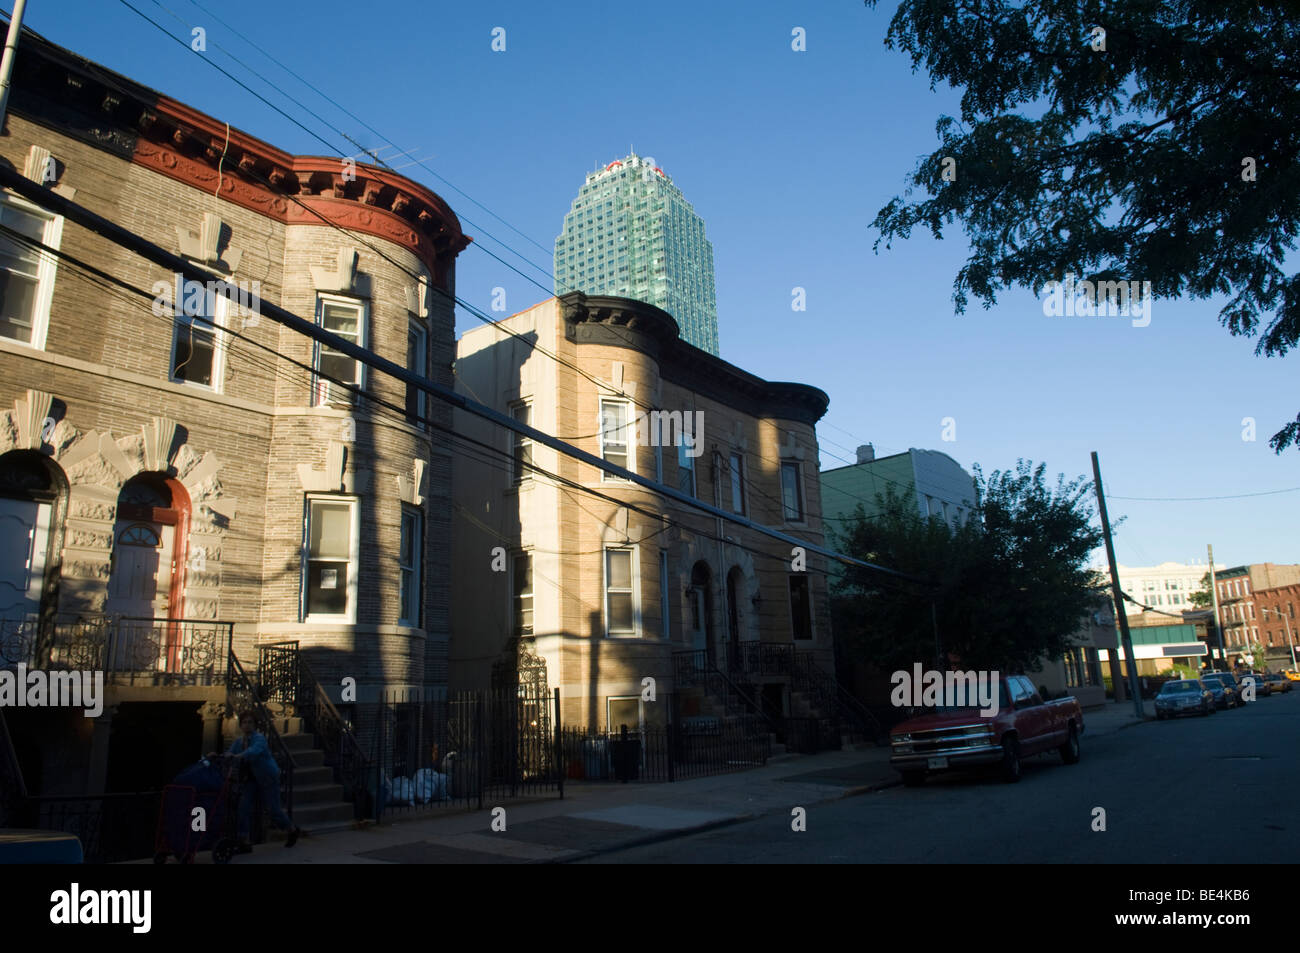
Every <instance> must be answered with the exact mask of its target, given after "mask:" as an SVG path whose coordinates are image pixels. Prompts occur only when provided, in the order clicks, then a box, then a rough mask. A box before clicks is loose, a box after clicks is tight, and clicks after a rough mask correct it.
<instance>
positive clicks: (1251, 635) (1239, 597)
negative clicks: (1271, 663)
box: [1215, 563, 1300, 665]
mask: <svg viewBox="0 0 1300 953" xmlns="http://www.w3.org/2000/svg"><path fill="white" fill-rule="evenodd" d="M1215 582H1216V583H1217V585H1218V589H1219V618H1220V622H1221V624H1222V626H1223V644H1224V648H1225V650H1226V651H1227V652H1228V655H1229V657H1239V656H1240V654H1241V650H1242V649H1243V648H1244V647H1246V646H1247V645H1250V644H1252V643H1259V644H1261V645H1263V646H1264V648H1265V650H1267V649H1268V648H1269V642H1268V638H1267V635H1265V636H1261V632H1263V633H1270V632H1271V633H1272V635H1273V638H1274V639H1275V640H1277V639H1278V636H1279V635H1280V636H1281V637H1282V638H1281V639H1280V640H1279V641H1276V642H1275V643H1274V648H1275V649H1277V652H1276V653H1271V652H1270V653H1267V654H1268V657H1269V658H1270V659H1273V658H1274V657H1275V655H1276V659H1277V660H1278V661H1280V660H1281V658H1282V657H1283V655H1287V656H1288V657H1289V653H1287V652H1285V651H1284V648H1285V646H1286V641H1285V634H1286V626H1285V623H1283V621H1282V620H1281V619H1279V618H1278V617H1277V616H1276V615H1270V614H1269V613H1263V612H1260V606H1261V604H1262V603H1261V602H1260V599H1259V596H1260V593H1261V592H1263V591H1265V590H1269V591H1272V590H1276V589H1284V588H1288V587H1294V586H1297V585H1300V565H1296V564H1282V565H1279V564H1277V563H1251V564H1249V565H1247V566H1234V567H1232V568H1230V569H1224V570H1222V571H1220V572H1216V573H1215ZM1271 599H1272V601H1270V603H1269V608H1270V611H1272V610H1273V609H1276V608H1278V603H1277V601H1276V599H1275V598H1272V597H1271ZM1255 664H1256V665H1259V664H1261V663H1260V661H1259V660H1256V663H1255Z"/></svg>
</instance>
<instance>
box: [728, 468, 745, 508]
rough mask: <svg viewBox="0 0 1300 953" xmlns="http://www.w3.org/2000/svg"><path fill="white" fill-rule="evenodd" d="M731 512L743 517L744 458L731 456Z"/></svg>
mask: <svg viewBox="0 0 1300 953" xmlns="http://www.w3.org/2000/svg"><path fill="white" fill-rule="evenodd" d="M730 470H731V512H733V513H738V514H740V515H741V516H744V515H745V457H744V455H743V454H739V453H733V454H732V455H731V466H730Z"/></svg>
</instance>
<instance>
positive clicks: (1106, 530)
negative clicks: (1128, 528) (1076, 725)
mask: <svg viewBox="0 0 1300 953" xmlns="http://www.w3.org/2000/svg"><path fill="white" fill-rule="evenodd" d="M1092 476H1093V480H1094V481H1095V484H1094V485H1095V486H1096V489H1097V508H1098V509H1099V510H1100V511H1101V532H1102V535H1103V536H1104V537H1105V539H1106V561H1107V562H1108V563H1110V589H1111V595H1112V597H1113V598H1114V600H1115V618H1116V619H1118V620H1119V634H1120V639H1121V640H1122V642H1123V646H1124V660H1125V663H1126V667H1127V668H1128V686H1129V691H1130V692H1132V693H1133V711H1134V712H1135V713H1136V714H1137V716H1138V717H1139V718H1144V717H1146V715H1145V713H1144V712H1143V711H1142V689H1141V687H1140V686H1139V685H1138V675H1137V659H1136V658H1134V657H1133V637H1132V636H1131V635H1130V634H1129V631H1128V613H1126V612H1125V611H1124V593H1123V592H1122V591H1120V588H1119V567H1118V566H1117V565H1116V564H1115V544H1114V543H1112V542H1111V539H1110V518H1109V517H1108V516H1107V515H1106V494H1105V493H1103V492H1102V489H1101V464H1100V463H1098V462H1097V451H1096V450H1094V451H1093V452H1092ZM1118 697H1119V694H1118V692H1116V698H1117V699H1118Z"/></svg>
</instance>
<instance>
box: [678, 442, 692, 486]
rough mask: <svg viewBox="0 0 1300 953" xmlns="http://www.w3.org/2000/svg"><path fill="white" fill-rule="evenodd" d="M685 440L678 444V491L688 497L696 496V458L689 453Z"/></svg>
mask: <svg viewBox="0 0 1300 953" xmlns="http://www.w3.org/2000/svg"><path fill="white" fill-rule="evenodd" d="M689 449H690V448H689V447H687V446H686V441H685V439H679V440H678V442H677V489H679V490H681V491H682V492H683V493H685V494H686V495H687V496H694V495H695V458H694V457H692V456H691V455H690V454H689V453H687V451H688V450H689Z"/></svg>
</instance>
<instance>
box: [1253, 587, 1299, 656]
mask: <svg viewBox="0 0 1300 953" xmlns="http://www.w3.org/2000/svg"><path fill="white" fill-rule="evenodd" d="M1297 605H1300V584H1292V585H1289V586H1272V587H1270V588H1267V589H1256V590H1255V607H1256V610H1257V611H1258V613H1259V628H1260V638H1259V644H1260V645H1262V646H1263V647H1264V653H1265V663H1266V664H1267V665H1268V666H1269V668H1270V669H1273V670H1277V669H1279V668H1287V669H1291V670H1294V671H1300V666H1297V665H1296V661H1297V658H1300V628H1297V627H1296V626H1297V619H1296V606H1297Z"/></svg>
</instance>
